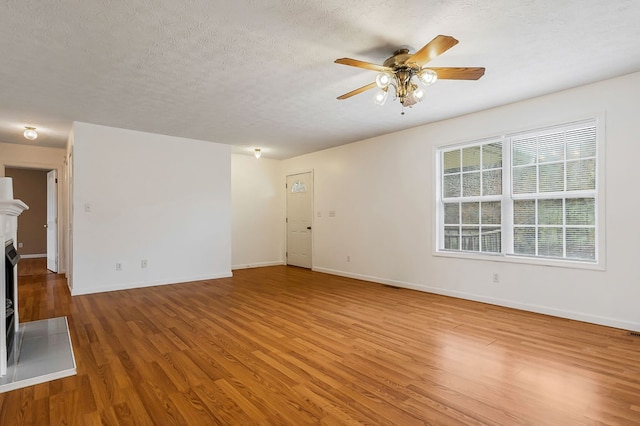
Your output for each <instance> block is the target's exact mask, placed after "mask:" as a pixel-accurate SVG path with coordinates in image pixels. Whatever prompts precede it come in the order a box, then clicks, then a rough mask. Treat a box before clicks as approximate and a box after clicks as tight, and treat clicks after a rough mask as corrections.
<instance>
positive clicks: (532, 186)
mask: <svg viewBox="0 0 640 426" xmlns="http://www.w3.org/2000/svg"><path fill="white" fill-rule="evenodd" d="M536 191H537V181H536V166H529V167H518V168H516V169H513V193H514V194H530V193H532V192H536Z"/></svg>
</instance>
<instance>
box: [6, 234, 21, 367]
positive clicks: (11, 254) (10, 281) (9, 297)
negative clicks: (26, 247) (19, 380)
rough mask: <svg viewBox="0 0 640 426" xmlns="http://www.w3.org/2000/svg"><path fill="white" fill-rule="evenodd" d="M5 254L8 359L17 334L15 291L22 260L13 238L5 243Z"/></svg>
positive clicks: (16, 296)
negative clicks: (17, 273)
mask: <svg viewBox="0 0 640 426" xmlns="http://www.w3.org/2000/svg"><path fill="white" fill-rule="evenodd" d="M4 254H5V264H4V266H5V269H4V271H5V274H4V275H5V281H4V284H5V292H4V297H5V318H6V319H5V325H6V333H7V334H6V346H7V359H8V358H9V356H10V355H11V351H12V349H13V346H14V345H13V343H14V340H15V335H16V316H17V315H16V308H17V307H18V300H17V298H18V295H17V294H16V292H15V288H16V287H17V286H16V283H15V282H14V280H15V277H16V268H17V265H18V262H19V261H20V255H19V254H18V252H17V251H16V248H15V246H14V244H13V240H9V241H7V242H6V243H5V244H4Z"/></svg>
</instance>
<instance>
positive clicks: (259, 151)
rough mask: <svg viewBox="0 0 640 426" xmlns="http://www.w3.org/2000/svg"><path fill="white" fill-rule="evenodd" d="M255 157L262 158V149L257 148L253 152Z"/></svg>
mask: <svg viewBox="0 0 640 426" xmlns="http://www.w3.org/2000/svg"><path fill="white" fill-rule="evenodd" d="M253 155H255V156H256V158H260V156H261V155H262V151H261V150H260V148H256V149H254V150H253Z"/></svg>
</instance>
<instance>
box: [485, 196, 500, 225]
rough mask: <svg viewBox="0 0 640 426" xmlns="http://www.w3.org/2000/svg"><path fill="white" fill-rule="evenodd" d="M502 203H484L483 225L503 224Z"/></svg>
mask: <svg viewBox="0 0 640 426" xmlns="http://www.w3.org/2000/svg"><path fill="white" fill-rule="evenodd" d="M501 214H502V212H501V210H500V201H489V202H483V203H482V222H481V223H482V224H483V225H494V224H495V225H499V224H500V222H501V219H502V218H501Z"/></svg>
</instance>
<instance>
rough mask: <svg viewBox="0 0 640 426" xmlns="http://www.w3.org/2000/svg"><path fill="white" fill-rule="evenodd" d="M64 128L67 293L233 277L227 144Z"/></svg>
mask: <svg viewBox="0 0 640 426" xmlns="http://www.w3.org/2000/svg"><path fill="white" fill-rule="evenodd" d="M72 135H73V138H72V148H73V176H72V179H73V206H74V207H73V214H72V221H73V223H72V225H73V259H72V264H73V289H72V294H74V295H76V294H85V293H93V292H100V291H110V290H117V289H124V288H135V287H142V286H149V285H156V284H168V283H178V282H186V281H194V280H203V279H211V278H220V277H228V276H231V189H230V187H231V182H230V174H231V171H230V164H231V161H230V156H231V148H230V146H228V145H221V144H216V143H211V142H204V141H197V140H191V139H184V138H178V137H170V136H164V135H157V134H150V133H144V132H137V131H131V130H124V129H117V128H113V127H105V126H97V125H93V124H87V123H74V126H73V132H72ZM87 210H90V211H87ZM142 259H146V260H148V267H147V268H145V269H143V268H141V260H142ZM116 262H120V263H121V264H122V270H121V271H116Z"/></svg>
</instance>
